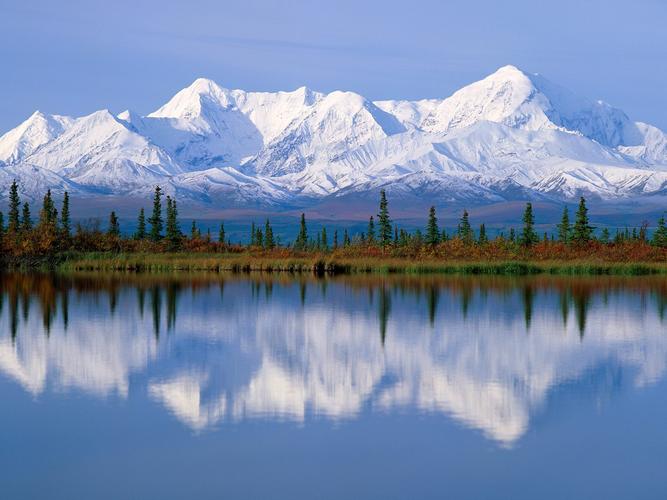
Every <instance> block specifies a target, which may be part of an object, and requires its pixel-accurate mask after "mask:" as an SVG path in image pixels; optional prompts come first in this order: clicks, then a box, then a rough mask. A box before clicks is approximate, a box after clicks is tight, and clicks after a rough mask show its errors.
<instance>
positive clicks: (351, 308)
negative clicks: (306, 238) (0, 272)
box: [0, 275, 667, 500]
mask: <svg viewBox="0 0 667 500" xmlns="http://www.w3.org/2000/svg"><path fill="white" fill-rule="evenodd" d="M666 313H667V280H665V279H664V278H632V279H616V278H576V279H574V278H549V277H533V278H521V279H512V278H480V277H423V278H400V277H390V278H368V277H346V278H331V279H323V280H317V279H315V278H298V277H287V276H273V277H272V276H260V275H256V276H253V275H250V276H245V277H243V276H219V275H202V276H199V275H187V276H181V277H178V276H175V275H169V276H143V277H142V276H136V275H83V276H76V277H73V276H72V277H63V276H59V277H54V276H45V275H6V276H4V277H0V401H1V409H2V411H0V497H1V498H3V499H5V498H6V499H22V498H30V499H34V498H50V499H68V500H70V499H78V498H85V499H107V498H109V499H130V498H137V499H146V498H160V499H170V498H192V499H195V498H196V499H208V498H261V499H264V498H290V499H293V498H307V499H314V498H331V499H344V498H378V499H392V498H397V499H399V498H400V499H403V498H406V499H414V498H454V499H468V498H471V499H472V498H474V499H490V498H506V499H524V498H525V499H531V500H532V499H579V498H581V499H616V498H618V499H665V498H667V429H666V426H667V381H666V378H667V377H666V376H665V371H666V368H667V318H666V317H665V316H666Z"/></svg>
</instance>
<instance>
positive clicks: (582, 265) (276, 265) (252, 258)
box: [58, 253, 667, 276]
mask: <svg viewBox="0 0 667 500" xmlns="http://www.w3.org/2000/svg"><path fill="white" fill-rule="evenodd" d="M58 268H59V269H60V270H62V271H124V272H173V271H187V272H195V271H208V272H288V273H315V274H484V275H530V274H553V275H628V276H632V275H649V274H667V264H666V263H656V262H607V261H595V260H568V261H555V260H545V261H520V260H512V261H474V262H473V261H471V262H467V261H458V260H456V261H455V260H452V261H449V260H442V259H439V260H437V259H422V260H411V259H400V258H385V257H360V258H350V257H344V256H335V255H330V254H329V255H327V254H319V255H313V256H307V257H299V256H294V257H292V256H287V257H285V256H278V257H276V256H270V255H262V254H258V255H253V254H185V253H173V254H169V253H166V254H149V253H132V254H108V253H90V254H82V255H71V256H69V257H67V258H66V259H64V260H63V261H62V262H61V263H59V264H58Z"/></svg>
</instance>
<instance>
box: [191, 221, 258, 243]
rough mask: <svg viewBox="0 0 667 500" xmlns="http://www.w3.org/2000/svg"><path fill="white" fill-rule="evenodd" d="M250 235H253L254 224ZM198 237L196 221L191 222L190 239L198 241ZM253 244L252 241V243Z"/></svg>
mask: <svg viewBox="0 0 667 500" xmlns="http://www.w3.org/2000/svg"><path fill="white" fill-rule="evenodd" d="M251 231H252V234H254V233H255V223H254V222H253V223H252V228H251ZM199 236H200V232H199V228H198V227H197V221H196V220H194V219H193V220H192V225H191V226H190V239H191V240H198V239H199ZM253 243H254V241H253Z"/></svg>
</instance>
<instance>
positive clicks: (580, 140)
mask: <svg viewBox="0 0 667 500" xmlns="http://www.w3.org/2000/svg"><path fill="white" fill-rule="evenodd" d="M13 179H17V180H18V181H19V183H20V186H21V191H22V194H23V195H24V196H26V197H28V198H31V199H39V198H40V197H41V196H42V194H43V192H44V191H45V189H47V188H50V189H51V190H52V191H54V192H55V193H56V195H58V194H62V193H63V192H64V191H69V192H70V193H72V194H73V195H76V196H77V197H81V198H86V199H91V200H93V202H94V201H95V200H99V199H102V198H104V197H109V196H114V197H129V198H144V197H146V195H147V194H148V193H149V192H150V191H151V190H152V189H153V187H154V186H155V185H158V184H159V185H161V186H162V187H163V188H164V189H165V191H166V192H168V193H172V194H175V195H177V196H178V197H179V199H181V200H183V203H185V204H186V205H193V206H199V207H212V208H228V207H235V208H273V209H282V208H285V209H287V208H290V207H307V206H312V205H316V204H318V203H322V202H323V201H324V200H327V201H335V200H346V199H349V197H350V196H359V197H364V196H367V195H368V194H373V193H376V192H377V191H378V190H380V189H385V190H387V192H388V193H389V194H390V195H391V196H392V201H393V202H394V203H395V204H398V205H400V204H401V202H402V201H403V202H405V203H408V201H409V200H415V199H418V200H420V201H422V202H425V203H426V202H428V203H434V204H436V205H438V204H444V203H455V204H456V203H459V204H467V205H475V204H480V205H481V204H488V203H499V202H509V201H517V200H527V199H532V200H546V201H554V202H563V201H565V202H567V201H569V200H574V199H576V198H578V197H579V196H586V197H589V198H593V199H597V200H603V201H614V202H618V201H619V200H624V201H629V202H632V203H642V202H644V201H646V200H662V199H663V197H664V196H665V195H667V135H666V134H665V133H664V132H662V131H661V130H660V129H658V128H657V127H654V126H651V125H649V124H645V123H641V122H634V121H632V120H631V119H630V118H629V117H628V116H627V115H626V114H625V113H624V112H623V111H621V110H620V109H617V108H614V107H612V106H610V105H609V104H606V103H604V102H601V101H593V100H588V99H585V98H582V97H579V96H577V95H575V94H574V93H572V92H571V91H569V90H567V89H565V88H563V87H560V86H559V85H557V84H554V83H552V82H550V81H549V80H547V79H546V78H544V77H543V76H541V75H539V74H529V73H526V72H524V71H522V70H520V69H518V68H516V67H514V66H505V67H502V68H500V69H499V70H497V71H496V72H495V73H493V74H491V75H489V76H488V77H486V78H484V79H482V80H480V81H478V82H475V83H472V84H470V85H468V86H466V87H464V88H462V89H460V90H458V91H457V92H455V93H454V94H452V95H451V96H449V97H447V98H444V99H425V100H419V101H406V100H395V101H375V102H374V101H371V100H369V99H367V98H365V97H364V96H361V95H359V94H356V93H354V92H343V91H334V92H331V93H329V94H325V93H320V92H315V91H313V90H310V89H307V88H305V87H301V88H299V89H297V90H295V91H292V92H246V91H243V90H229V89H226V88H223V87H221V86H220V85H218V84H217V83H215V82H213V81H212V80H208V79H205V78H199V79H197V80H195V81H194V82H193V83H192V85H190V86H189V87H187V88H185V89H183V90H181V91H180V92H178V93H177V94H176V95H174V97H173V98H172V99H170V100H169V101H168V102H167V103H166V104H164V105H163V106H161V107H160V108H159V109H157V110H156V111H154V112H152V113H149V114H148V115H146V116H141V115H140V114H138V113H136V112H133V111H131V110H127V111H124V112H122V113H120V114H118V115H114V114H113V113H111V112H110V111H108V110H100V111H96V112H94V113H92V114H90V115H88V116H83V117H77V118H73V117H66V116H58V115H48V114H44V113H41V112H39V111H38V112H35V113H34V114H33V115H32V116H31V117H30V118H28V119H27V120H26V121H25V122H24V123H22V124H20V125H19V126H18V127H16V128H14V129H13V130H10V131H9V132H7V133H6V134H4V135H3V136H2V137H0V182H2V183H3V185H5V186H7V185H9V183H10V182H11V181H12V180H13ZM0 196H3V197H5V196H7V189H3V190H2V194H0Z"/></svg>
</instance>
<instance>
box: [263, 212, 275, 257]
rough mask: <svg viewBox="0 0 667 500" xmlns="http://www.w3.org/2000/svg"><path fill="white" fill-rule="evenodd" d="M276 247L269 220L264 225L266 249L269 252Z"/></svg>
mask: <svg viewBox="0 0 667 500" xmlns="http://www.w3.org/2000/svg"><path fill="white" fill-rule="evenodd" d="M275 246H276V241H275V239H274V238H273V228H272V227H271V223H270V222H269V219H268V218H267V219H266V223H265V224H264V248H266V249H267V250H271V249H273V248H274V247H275Z"/></svg>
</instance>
